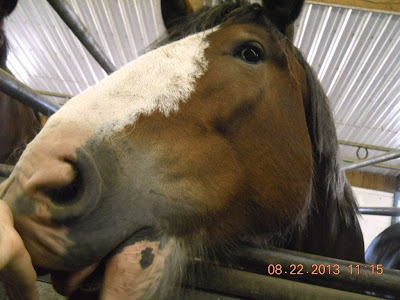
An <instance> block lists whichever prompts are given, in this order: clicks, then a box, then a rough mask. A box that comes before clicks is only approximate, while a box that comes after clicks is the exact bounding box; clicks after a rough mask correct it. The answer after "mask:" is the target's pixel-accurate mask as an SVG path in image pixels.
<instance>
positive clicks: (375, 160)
mask: <svg viewBox="0 0 400 300" xmlns="http://www.w3.org/2000/svg"><path fill="white" fill-rule="evenodd" d="M399 157H400V151H394V152H389V153H387V154H383V155H380V156H377V157H374V158H371V159H366V160H363V161H360V162H357V163H354V164H351V165H348V166H345V167H342V171H349V170H354V169H358V168H362V167H366V166H369V165H373V164H377V163H380V162H383V161H388V160H392V159H395V158H399Z"/></svg>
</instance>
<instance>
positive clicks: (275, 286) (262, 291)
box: [189, 263, 376, 300]
mask: <svg viewBox="0 0 400 300" xmlns="http://www.w3.org/2000/svg"><path fill="white" fill-rule="evenodd" d="M197 268H199V269H204V265H203V264H200V263H198V266H197ZM206 274H207V276H196V280H195V282H194V283H193V284H191V283H189V285H192V286H193V285H194V286H195V287H196V288H200V289H203V290H207V291H213V292H218V293H221V294H223V295H230V296H234V297H240V298H245V299H260V300H261V299H262V300H263V299H297V300H303V299H324V300H329V299H332V300H336V299H349V300H358V299H359V300H362V299H365V300H367V299H371V300H372V299H376V298H374V297H371V296H366V295H360V294H355V293H351V292H346V291H341V290H336V289H331V288H326V287H321V286H316V285H311V284H306V283H301V282H295V281H290V280H284V279H280V278H276V277H272V276H263V275H259V274H254V273H249V272H245V271H240V270H234V269H228V268H224V267H211V270H209V271H208V272H207V273H206Z"/></svg>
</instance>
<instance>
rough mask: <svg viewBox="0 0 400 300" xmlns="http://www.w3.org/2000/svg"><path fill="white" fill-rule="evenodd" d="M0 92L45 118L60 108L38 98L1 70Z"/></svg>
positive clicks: (55, 104) (47, 100)
mask: <svg viewBox="0 0 400 300" xmlns="http://www.w3.org/2000/svg"><path fill="white" fill-rule="evenodd" d="M0 91H2V92H3V93H5V94H7V95H9V96H11V97H13V98H14V99H16V100H18V101H20V102H22V103H23V104H25V105H27V106H29V107H31V108H32V109H33V110H35V111H38V112H40V113H42V114H44V115H46V116H51V115H52V114H53V113H55V112H56V111H57V110H58V109H59V108H60V107H59V105H58V104H57V103H56V102H54V101H51V100H50V99H44V98H42V97H40V95H39V94H38V93H36V92H35V91H34V90H32V89H31V88H30V87H28V86H26V85H25V84H23V83H22V82H20V81H19V80H17V79H16V78H15V77H14V76H12V75H10V74H9V73H7V72H6V71H4V70H3V69H0Z"/></svg>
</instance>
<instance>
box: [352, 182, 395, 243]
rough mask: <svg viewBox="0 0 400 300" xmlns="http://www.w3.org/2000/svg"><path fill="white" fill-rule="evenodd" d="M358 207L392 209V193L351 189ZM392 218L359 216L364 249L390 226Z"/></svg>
mask: <svg viewBox="0 0 400 300" xmlns="http://www.w3.org/2000/svg"><path fill="white" fill-rule="evenodd" d="M353 191H354V194H355V196H356V198H357V201H358V204H359V206H363V207H393V199H394V193H388V192H382V191H376V190H369V189H364V188H358V187H353ZM391 220H392V217H387V216H371V215H361V216H360V217H359V221H360V226H361V230H362V232H363V235H364V243H365V249H367V248H368V246H369V244H370V243H371V242H372V240H373V239H374V238H375V237H376V236H377V235H378V234H379V233H381V232H382V231H383V230H384V229H386V228H387V227H389V226H390V225H391Z"/></svg>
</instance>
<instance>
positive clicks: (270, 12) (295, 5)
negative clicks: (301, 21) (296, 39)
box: [262, 0, 304, 34]
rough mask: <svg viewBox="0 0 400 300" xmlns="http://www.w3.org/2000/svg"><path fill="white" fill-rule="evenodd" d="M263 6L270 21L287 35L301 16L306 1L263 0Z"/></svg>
mask: <svg viewBox="0 0 400 300" xmlns="http://www.w3.org/2000/svg"><path fill="white" fill-rule="evenodd" d="M262 4H263V6H264V8H265V11H266V13H267V16H268V17H269V19H270V20H271V21H272V22H273V23H275V25H276V26H278V28H279V30H281V31H282V32H283V33H285V34H287V29H288V27H289V26H290V25H291V24H293V22H294V21H295V20H296V19H297V17H298V16H299V15H300V12H301V9H302V7H303V4H304V0H263V1H262Z"/></svg>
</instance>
